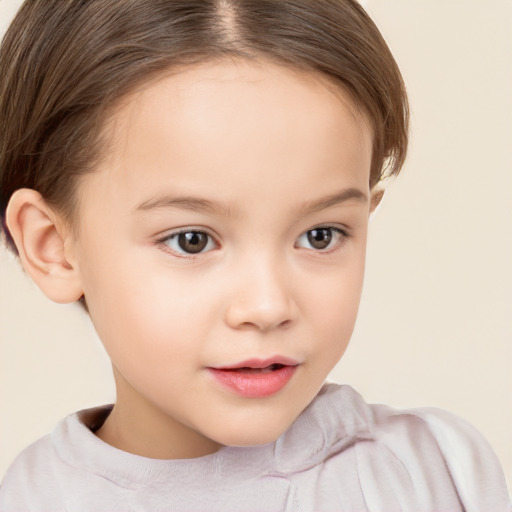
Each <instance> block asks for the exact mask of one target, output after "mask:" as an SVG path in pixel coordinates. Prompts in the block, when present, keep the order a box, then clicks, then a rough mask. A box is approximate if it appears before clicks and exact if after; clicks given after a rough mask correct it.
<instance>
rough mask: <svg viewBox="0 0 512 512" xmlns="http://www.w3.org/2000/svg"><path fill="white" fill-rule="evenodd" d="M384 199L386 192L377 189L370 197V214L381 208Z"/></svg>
mask: <svg viewBox="0 0 512 512" xmlns="http://www.w3.org/2000/svg"><path fill="white" fill-rule="evenodd" d="M383 197H384V190H383V189H381V188H376V189H375V190H373V191H372V192H371V196H370V213H373V212H374V211H375V210H376V209H377V206H379V204H380V202H381V201H382V198H383Z"/></svg>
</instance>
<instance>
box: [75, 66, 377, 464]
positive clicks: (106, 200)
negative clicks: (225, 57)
mask: <svg viewBox="0 0 512 512" xmlns="http://www.w3.org/2000/svg"><path fill="white" fill-rule="evenodd" d="M112 135H113V144H112V147H111V149H110V150H109V156H108V159H107V161H106V162H105V163H104V164H103V165H102V167H101V168H100V169H99V170H98V171H97V172H95V173H93V174H91V175H88V176H86V177H85V178H84V180H83V183H82V185H81V188H80V191H79V192H80V195H79V200H80V217H79V231H78V233H79V235H78V238H77V240H76V242H75V244H76V245H74V246H73V253H74V254H75V258H76V264H77V268H79V272H80V276H81V281H82V285H83V290H84V294H85V297H86V300H87V304H88V307H89V310H90V315H91V318H92V321H93V322H94V325H95V327H96V329H97V331H98V334H99V336H100V338H101V340H102V342H103V343H104V345H105V348H106V350H107V352H108V354H109V356H110V357H111V359H112V362H113V365H114V370H115V376H116V383H117V388H118V389H117V391H118V401H117V405H116V407H115V408H114V412H113V413H112V414H111V417H110V418H109V419H108V420H107V423H106V424H105V426H104V429H103V431H104V432H105V437H104V438H105V439H109V440H110V441H111V442H113V443H114V444H117V445H118V446H119V447H121V448H123V449H126V450H128V451H133V452H135V453H140V454H142V455H147V456H150V457H159V458H167V457H191V456H198V455H203V454H206V453H209V452H213V451H215V450H216V449H217V448H218V446H219V445H220V444H229V445H252V444H262V443H267V442H270V441H273V440H275V439H276V438H277V437H278V436H279V435H280V434H281V433H283V431H284V430H285V429H287V428H288V427H289V425H290V424H291V423H292V422H293V420H294V419H295V418H296V417H297V416H298V415H299V413H300V412H301V411H302V410H303V409H304V408H305V407H306V406H307V405H308V404H309V403H310V402H311V400H312V399H313V398H314V396H315V395H316V393H317V392H318V391H319V389H320V387H321V386H322V384H323V382H324V379H325V378H326V376H327V374H328V373H329V372H330V370H331V369H332V368H333V366H334V365H335V364H336V362H337V361H338V360H339V358H340V357H341V355H342V354H343V352H344V351H345V348H346V346H347V344H348V341H349V338H350V336H351V333H352V329H353V326H354V322H355V319H356V312H357V309H358V304H359V298H360V293H361V286H362V282H363V271H364V261H365V246H366V235H367V223H368V216H369V211H370V202H369V189H368V182H369V169H370V161H371V147H372V135H371V130H370V128H369V127H368V126H367V124H366V123H365V121H364V120H363V119H362V118H361V116H360V114H358V113H357V110H356V109H355V108H353V106H352V103H351V102H350V100H349V99H348V97H347V96H346V95H345V94H343V93H341V92H337V93H334V92H332V87H331V90H330V89H329V88H328V87H327V86H326V85H325V83H323V82H321V80H320V79H319V78H318V77H315V76H314V75H311V74H306V73H301V72H297V71H292V70H290V69H287V68H284V67H280V66H277V65H273V64H269V63H266V64H260V65H256V64H247V63H243V62H237V63H234V62H232V61H225V62H220V63H216V64H208V65H204V66H200V67H195V68H192V69H189V70H186V71H184V72H181V73H178V74H175V75H174V76H167V77H164V78H162V79H161V80H159V81H157V82H153V83H151V84H149V85H148V86H147V87H146V88H145V89H144V90H143V91H141V92H139V93H137V94H135V95H133V96H132V97H131V99H130V101H129V102H128V103H126V104H125V105H124V106H123V107H122V109H121V110H120V111H119V113H118V114H117V115H116V117H115V122H114V123H113V125H112ZM315 230H316V231H315ZM179 233H182V234H181V235H179ZM251 360H253V361H252V362H251ZM254 360H260V363H261V365H263V366H265V365H270V364H273V363H281V364H284V363H287V365H286V366H285V367H284V368H281V369H280V370H278V371H275V370H276V368H279V367H272V368H268V369H267V371H261V370H252V371H245V370H244V371H238V372H237V371H228V370H226V369H225V368H226V367H230V368H233V367H245V366H258V361H256V362H255V361H254ZM247 361H249V362H247ZM261 361H263V362H261ZM222 368H224V369H225V370H224V371H223V370H220V369H222ZM215 369H217V371H215ZM100 437H101V431H100Z"/></svg>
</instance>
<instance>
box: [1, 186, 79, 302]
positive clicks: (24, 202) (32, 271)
mask: <svg viewBox="0 0 512 512" xmlns="http://www.w3.org/2000/svg"><path fill="white" fill-rule="evenodd" d="M6 221H7V227H8V228H9V231H10V233H11V236H12V238H13V240H14V242H15V244H16V248H17V249H18V253H19V255H20V259H21V263H22V264H23V267H24V269H25V271H26V272H27V273H28V274H29V275H30V276H31V277H32V279H33V280H34V281H35V282H36V284H37V285H38V286H39V288H40V289H41V290H42V291H43V293H44V294H45V295H46V296H47V297H48V298H49V299H51V300H53V301H54V302H58V303H68V302H74V301H77V300H78V299H79V298H80V297H81V296H82V288H81V281H80V274H79V271H78V265H77V264H76V262H74V261H72V260H71V258H70V257H69V254H66V236H68V235H67V233H66V232H64V228H63V224H62V225H59V224H58V223H57V221H58V216H57V215H56V214H55V213H54V212H53V210H52V209H51V208H50V207H49V206H48V205H47V204H46V202H45V201H44V199H43V198H42V196H41V194H39V192H36V191H35V190H31V189H19V190H17V191H16V192H15V193H14V194H13V195H12V197H11V200H10V201H9V204H8V206H7V212H6Z"/></svg>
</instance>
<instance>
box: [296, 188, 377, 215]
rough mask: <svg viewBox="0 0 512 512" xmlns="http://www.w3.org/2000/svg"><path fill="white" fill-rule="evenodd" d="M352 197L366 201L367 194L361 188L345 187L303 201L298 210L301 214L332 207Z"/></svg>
mask: <svg viewBox="0 0 512 512" xmlns="http://www.w3.org/2000/svg"><path fill="white" fill-rule="evenodd" d="M352 199H353V200H356V201H358V202H361V203H367V202H368V196H367V195H366V194H365V193H364V192H363V191H362V190H359V189H358V188H347V189H345V190H342V191H340V192H336V193H334V194H331V195H329V196H327V197H322V198H320V199H317V200H315V201H308V202H306V203H304V204H303V205H302V207H301V208H300V212H301V213H302V214H308V213H315V212H320V211H322V210H327V209H328V208H332V207H333V206H338V205H340V204H342V203H345V202H347V201H350V200H352Z"/></svg>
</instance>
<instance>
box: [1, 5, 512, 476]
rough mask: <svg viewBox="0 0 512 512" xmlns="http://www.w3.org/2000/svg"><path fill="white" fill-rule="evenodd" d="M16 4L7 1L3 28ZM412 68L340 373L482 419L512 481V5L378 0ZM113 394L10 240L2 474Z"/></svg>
mask: <svg viewBox="0 0 512 512" xmlns="http://www.w3.org/2000/svg"><path fill="white" fill-rule="evenodd" d="M19 4H20V1H19V0H0V31H1V32H2V33H3V31H4V30H5V28H6V27H7V24H8V22H9V20H10V19H11V18H12V16H13V15H14V13H15V11H16V9H17V7H18V6H19ZM364 5H365V6H366V8H367V10H368V11H369V13H370V14H371V15H372V16H373V18H374V20H375V21H376V23H377V25H378V26H379V27H380V29H381V30H382V32H383V34H384V36H385V38H386V39H387V41H388V43H389V45H390V46H391V49H392V51H393V52H394V54H395V57H396V59H397V61H398V63H399V65H400V66H401V69H402V72H403V75H404V77H405V80H406V83H407V87H408V90H409V95H410V101H411V108H412V133H411V150H410V154H409V158H408V161H407V163H406V165H405V167H404V169H403V173H402V175H401V176H400V177H399V178H398V179H397V180H396V181H394V182H393V183H389V186H388V191H387V193H386V196H385V199H384V202H383V204H382V205H381V206H380V207H379V209H378V210H377V212H376V214H375V215H374V218H373V219H372V221H371V227H370V240H369V247H368V263H367V274H366V282H365V289H364V293H363V298H362V303H361V311H360V316H359V319H358V323H357V325H356V330H355V333H354V336H353V339H352V342H351V345H350V347H349V349H348V351H347V353H346V354H345V356H344V357H343V359H342V361H341V363H340V364H339V365H338V366H337V368H336V369H335V370H334V372H333V374H332V378H333V379H335V380H337V381H340V382H346V383H350V384H351V385H353V386H354V387H355V388H356V389H358V390H359V391H360V392H361V393H362V394H363V396H364V397H365V398H366V399H367V401H369V402H384V403H388V404H391V405H394V406H397V407H413V406H423V405H428V406H438V407H443V408H446V409H449V410H451V411H453V412H455V413H456V414H458V415H460V416H462V417H464V418H466V419H467V420H469V421H470V422H472V423H473V424H474V425H475V426H476V427H477V428H478V429H479V430H480V431H481V432H483V433H484V435H485V436H486V437H487V439H488V440H489V441H490V443H491V445H492V446H493V447H494V449H495V451H496V452H497V454H498V456H499V458H500V460H501V462H502V464H503V466H504V468H505V472H506V475H507V478H508V480H509V483H510V482H512V435H511V432H512V371H511V365H512V272H511V266H510V262H512V208H511V205H512V31H511V30H510V26H511V25H510V24H511V21H512V2H511V1H510V0H464V1H462V0H367V1H366V2H365V3H364ZM113 400H114V389H113V381H112V377H111V375H110V367H109V362H108V359H107V357H106V356H105V354H104V352H103V349H102V348H101V344H100V342H99V341H98V340H97V339H96V336H95V333H94V330H93V328H92V327H91V325H90V323H89V321H88V319H87V317H86V316H85V315H84V314H83V313H82V312H81V311H80V310H79V308H78V307H76V306H74V305H69V306H61V305H56V304H52V303H50V302H49V301H48V300H47V299H46V298H45V297H43V296H42V294H41V293H40V292H39V290H38V289H36V287H35V286H34V285H33V284H32V283H31V282H29V280H28V279H27V278H26V277H25V276H24V274H23V272H22V271H21V270H20V268H19V266H18V264H17V263H16V262H15V261H14V259H13V258H12V257H11V256H10V255H9V254H8V253H7V252H6V251H5V250H4V249H2V250H0V433H1V434H0V477H1V475H2V474H3V473H4V472H5V469H6V467H7V465H8V463H9V462H10V461H11V460H12V458H13V457H14V456H15V454H17V453H18V452H19V451H20V450H21V449H22V448H23V447H24V446H26V445H27V444H28V443H30V442H32V441H33V440H35V439H37V438H38V437H40V436H42V435H44V434H46V433H47V432H49V431H50V430H51V429H52V428H53V426H54V424H55V423H56V422H57V421H58V420H59V419H61V418H62V417H63V416H65V415H66V414H68V413H70V412H73V411H75V410H77V409H81V408H85V407H90V406H94V405H98V404H102V403H106V402H112V401H113Z"/></svg>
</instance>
